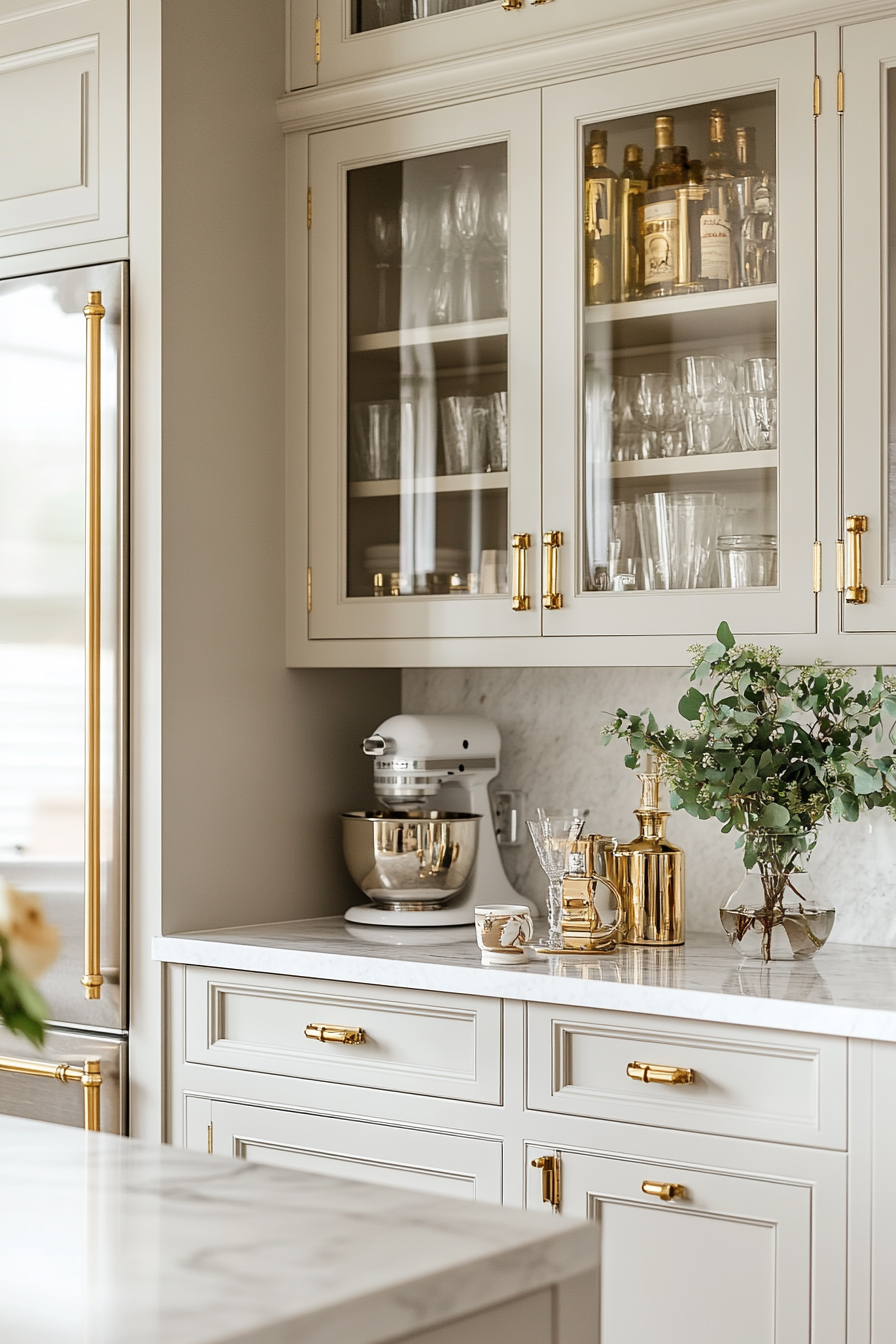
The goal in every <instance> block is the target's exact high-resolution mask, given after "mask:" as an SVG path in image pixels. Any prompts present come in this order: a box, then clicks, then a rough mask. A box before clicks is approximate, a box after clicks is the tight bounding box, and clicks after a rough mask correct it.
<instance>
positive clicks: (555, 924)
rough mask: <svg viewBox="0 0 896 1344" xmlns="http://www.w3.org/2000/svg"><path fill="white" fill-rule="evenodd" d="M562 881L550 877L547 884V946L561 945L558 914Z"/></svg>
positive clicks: (560, 904)
mask: <svg viewBox="0 0 896 1344" xmlns="http://www.w3.org/2000/svg"><path fill="white" fill-rule="evenodd" d="M562 890H563V881H562V879H561V878H559V877H552V878H551V879H550V881H549V884H548V947H562V946H563V939H562V937H561V936H560V916H561V913H562V898H561V893H562Z"/></svg>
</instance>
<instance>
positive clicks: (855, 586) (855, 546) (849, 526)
mask: <svg viewBox="0 0 896 1344" xmlns="http://www.w3.org/2000/svg"><path fill="white" fill-rule="evenodd" d="M867 531H868V517H867V514H864V513H851V514H850V515H849V517H848V518H847V520H846V537H847V551H846V558H847V577H846V600H847V602H851V603H853V604H854V605H856V606H863V605H864V604H865V603H866V602H867V601H868V589H867V588H866V587H865V585H864V583H863V582H862V536H863V534H864V533H865V532H867Z"/></svg>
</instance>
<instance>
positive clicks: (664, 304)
mask: <svg viewBox="0 0 896 1344" xmlns="http://www.w3.org/2000/svg"><path fill="white" fill-rule="evenodd" d="M777 298H778V286H777V285H776V284H768V285H754V286H752V287H751V288H749V289H716V290H710V291H708V292H707V293H706V294H668V295H664V296H662V297H660V298H656V299H631V300H629V302H628V303H594V304H588V305H587V306H586V308H585V324H586V326H590V325H591V324H593V323H595V322H598V323H601V322H626V321H631V320H632V319H634V318H645V317H660V316H662V315H663V314H672V313H676V314H677V313H682V314H686V313H705V312H706V311H707V310H712V309H718V308H722V309H725V310H728V309H730V308H750V307H753V306H754V305H755V304H770V305H774V304H775V303H776V301H777ZM701 329H702V328H701Z"/></svg>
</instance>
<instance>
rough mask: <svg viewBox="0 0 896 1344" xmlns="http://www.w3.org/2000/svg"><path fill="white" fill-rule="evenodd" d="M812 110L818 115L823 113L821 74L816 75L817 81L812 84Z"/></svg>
mask: <svg viewBox="0 0 896 1344" xmlns="http://www.w3.org/2000/svg"><path fill="white" fill-rule="evenodd" d="M812 111H813V112H814V114H815V116H816V117H818V116H820V115H821V75H816V76H815V83H814V84H813V85H812Z"/></svg>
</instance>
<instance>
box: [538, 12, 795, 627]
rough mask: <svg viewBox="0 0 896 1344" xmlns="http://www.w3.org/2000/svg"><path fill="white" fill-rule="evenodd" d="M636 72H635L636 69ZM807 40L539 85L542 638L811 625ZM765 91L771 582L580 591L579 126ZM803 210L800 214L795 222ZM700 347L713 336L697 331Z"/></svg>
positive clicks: (740, 48)
mask: <svg viewBox="0 0 896 1344" xmlns="http://www.w3.org/2000/svg"><path fill="white" fill-rule="evenodd" d="M648 74H649V78H647V77H646V76H648ZM814 77H815V40H814V35H813V34H811V33H810V34H803V35H800V36H797V37H788V38H782V39H778V40H776V41H770V42H763V43H759V44H756V45H753V46H749V47H739V48H738V47H735V48H731V49H729V50H727V51H720V52H714V53H713V54H711V55H698V56H689V57H684V58H682V59H679V60H674V61H669V62H667V63H665V64H658V65H655V66H652V67H650V69H649V71H647V70H644V69H641V70H638V71H625V72H621V73H618V74H608V75H598V76H596V77H594V78H592V79H584V80H578V81H575V82H570V83H567V84H563V85H557V86H554V87H549V88H546V89H545V91H544V135H543V145H542V155H543V163H544V173H543V177H544V202H545V214H544V220H543V235H544V257H545V262H544V285H545V288H544V330H545V342H544V380H545V382H544V388H545V390H544V401H543V406H544V412H543V413H544V431H543V438H544V445H545V447H544V463H543V470H544V475H543V487H542V488H543V499H544V517H543V524H544V527H545V529H550V530H560V531H562V532H563V534H564V545H563V546H562V547H561V549H560V588H561V591H562V594H563V606H562V607H561V608H560V609H559V610H556V611H546V612H545V615H544V633H545V634H546V635H548V636H572V635H615V636H625V635H635V634H644V633H645V632H646V631H648V630H649V631H650V632H651V633H652V634H655V635H680V634H695V635H696V634H700V633H704V632H705V633H709V632H712V631H714V630H715V629H716V627H717V625H718V624H719V622H720V621H721V620H727V621H728V622H729V624H730V625H731V627H732V629H734V630H735V631H736V632H737V633H738V635H742V636H747V635H752V634H769V633H775V632H781V633H788V634H799V633H804V634H812V633H814V632H815V629H816V598H815V592H814V585H813V543H814V541H815V538H816V535H817V532H816V494H817V492H816V475H817V468H816V426H815V227H814V201H815V182H814V177H815V173H814V163H815V118H814V116H813V113H812V84H813V80H814ZM768 89H774V90H775V91H776V93H777V99H778V201H779V203H780V207H781V208H780V210H779V230H778V247H779V255H783V257H784V266H783V267H781V266H779V281H778V286H777V295H778V299H777V302H778V308H777V331H778V359H779V366H782V367H783V378H782V379H781V380H780V382H781V384H782V386H783V387H784V389H785V395H784V397H783V398H782V397H780V395H779V425H780V440H781V443H782V445H783V451H779V460H778V519H779V524H778V577H779V586H778V588H777V589H774V590H769V591H758V590H753V591H752V592H751V591H749V590H733V589H717V590H697V591H691V592H688V591H671V592H657V593H651V592H643V593H642V592H635V593H619V594H617V593H590V592H589V593H585V592H583V591H582V590H581V572H582V558H581V547H582V527H581V522H580V520H581V516H582V502H581V493H580V477H581V471H580V462H581V453H582V423H581V421H582V416H581V406H582V379H581V369H582V353H583V352H582V323H581V315H582V305H581V299H580V295H581V293H582V284H581V259H580V251H581V238H580V233H581V230H580V222H579V221H580V207H579V194H580V186H579V183H580V181H581V176H582V132H583V128H584V126H585V125H586V124H589V123H593V122H596V121H602V120H605V121H608V120H611V119H614V120H615V119H617V118H620V117H625V116H632V115H636V114H644V113H649V112H652V111H658V112H659V111H662V110H664V109H665V108H667V107H668V108H669V109H670V110H674V108H675V107H676V106H688V105H693V104H694V103H704V102H706V103H708V102H710V101H711V100H712V99H713V98H722V99H724V98H726V97H734V96H736V95H740V94H746V93H751V92H759V91H762V90H768ZM807 208H808V209H809V211H810V212H811V218H809V219H807V218H806V212H807ZM707 345H708V346H711V339H710V338H708V339H707Z"/></svg>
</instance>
